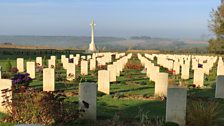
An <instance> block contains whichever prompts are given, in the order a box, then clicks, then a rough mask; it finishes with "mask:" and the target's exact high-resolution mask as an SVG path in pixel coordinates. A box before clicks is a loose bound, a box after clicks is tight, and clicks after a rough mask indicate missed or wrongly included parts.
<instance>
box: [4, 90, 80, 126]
mask: <svg viewBox="0 0 224 126" xmlns="http://www.w3.org/2000/svg"><path fill="white" fill-rule="evenodd" d="M7 92H9V90H7V89H6V90H4V91H2V93H3V100H4V101H3V105H4V106H5V107H6V108H7V116H6V117H4V118H3V119H2V120H3V121H4V122H11V123H25V124H27V123H28V124H41V125H47V126H48V125H49V126H50V125H57V126H59V125H60V126H62V125H64V124H66V123H67V122H69V121H75V120H77V119H78V117H79V115H80V114H79V113H80V111H79V109H78V103H76V102H68V101H65V99H66V98H67V97H66V96H65V94H64V92H43V91H36V90H34V89H30V90H27V91H26V92H24V93H15V94H14V96H13V102H11V100H10V98H9V97H7Z"/></svg>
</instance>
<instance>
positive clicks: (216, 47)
mask: <svg viewBox="0 0 224 126" xmlns="http://www.w3.org/2000/svg"><path fill="white" fill-rule="evenodd" d="M210 17H211V19H210V21H209V29H210V30H211V31H212V32H213V33H214V34H215V38H213V39H210V40H209V48H208V49H209V52H212V53H224V4H221V5H220V6H219V7H218V8H217V10H214V9H213V10H212V12H211V15H210Z"/></svg>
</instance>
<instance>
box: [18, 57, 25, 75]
mask: <svg viewBox="0 0 224 126" xmlns="http://www.w3.org/2000/svg"><path fill="white" fill-rule="evenodd" d="M17 69H18V71H19V72H24V60H23V58H17Z"/></svg>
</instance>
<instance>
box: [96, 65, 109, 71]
mask: <svg viewBox="0 0 224 126" xmlns="http://www.w3.org/2000/svg"><path fill="white" fill-rule="evenodd" d="M106 69H107V65H98V66H97V70H106Z"/></svg>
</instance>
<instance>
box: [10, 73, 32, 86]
mask: <svg viewBox="0 0 224 126" xmlns="http://www.w3.org/2000/svg"><path fill="white" fill-rule="evenodd" d="M31 81H32V79H31V78H30V75H29V74H28V73H25V74H16V75H14V77H13V78H12V83H13V85H14V86H15V87H16V89H18V88H19V87H20V86H25V88H27V87H28V86H29V84H30V82H31Z"/></svg>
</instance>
